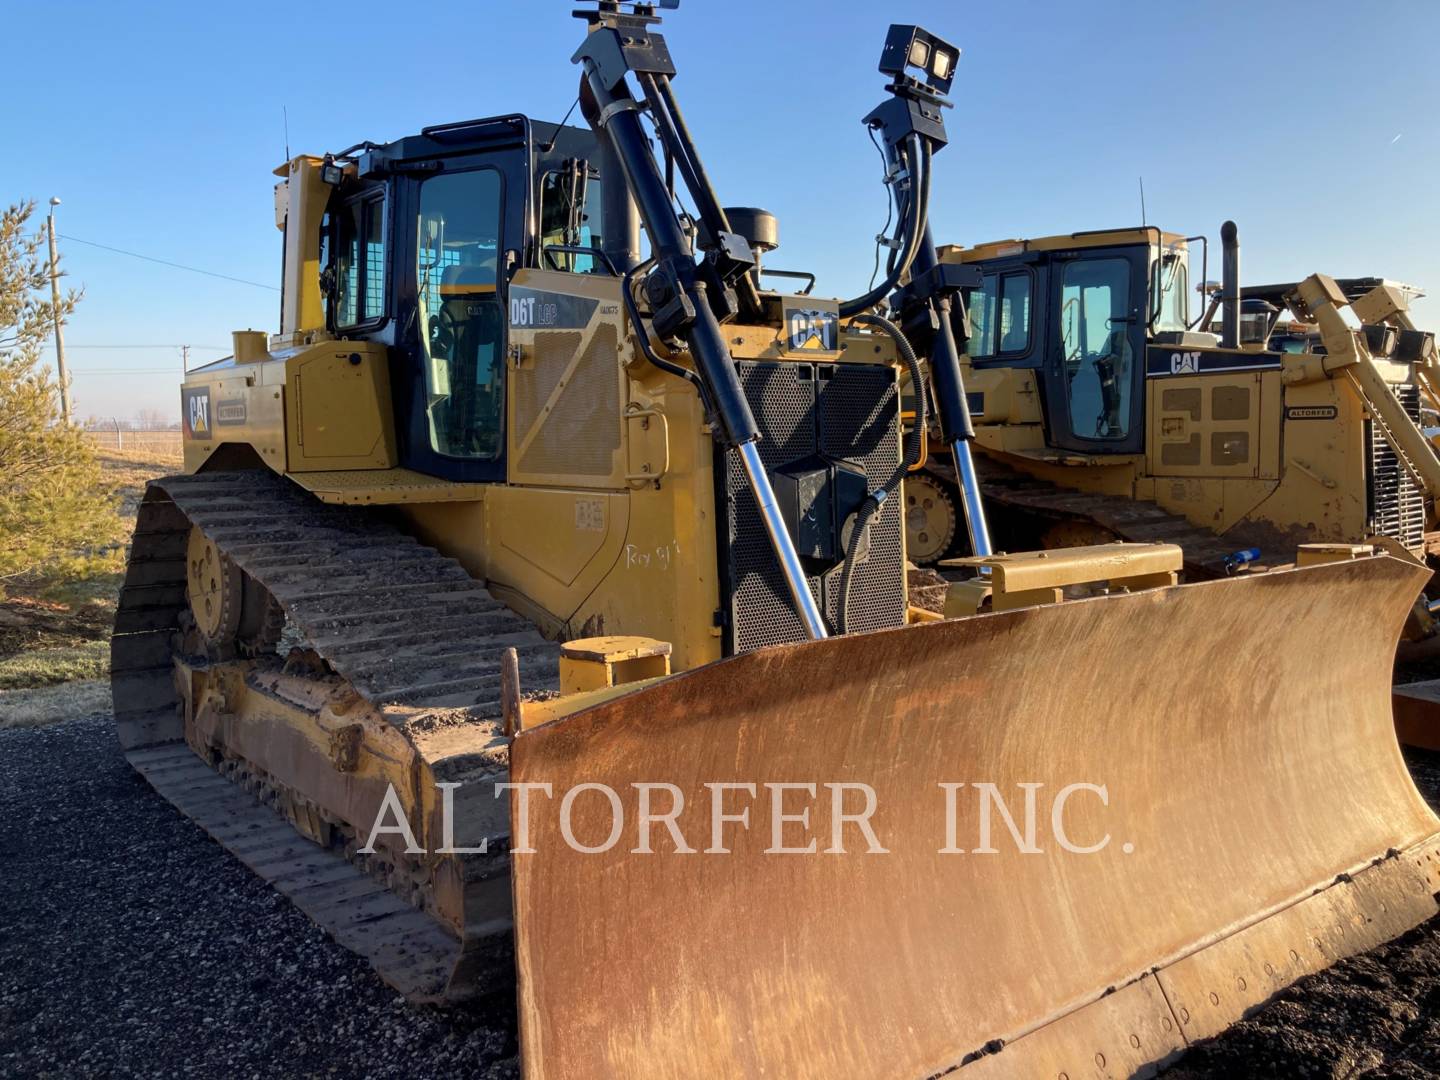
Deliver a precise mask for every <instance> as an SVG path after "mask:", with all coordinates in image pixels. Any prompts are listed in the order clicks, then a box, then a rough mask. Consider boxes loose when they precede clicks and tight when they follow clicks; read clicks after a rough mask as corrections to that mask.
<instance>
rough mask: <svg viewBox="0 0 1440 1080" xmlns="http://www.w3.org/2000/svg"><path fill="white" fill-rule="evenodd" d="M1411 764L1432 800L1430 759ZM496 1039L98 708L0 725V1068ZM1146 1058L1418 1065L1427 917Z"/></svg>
mask: <svg viewBox="0 0 1440 1080" xmlns="http://www.w3.org/2000/svg"><path fill="white" fill-rule="evenodd" d="M1411 767H1412V770H1413V771H1414V772H1415V773H1416V776H1417V778H1418V779H1419V781H1420V784H1421V787H1422V789H1423V790H1425V793H1426V795H1427V796H1428V797H1429V798H1430V799H1431V801H1432V803H1435V802H1437V801H1440V755H1434V754H1431V755H1418V754H1417V755H1414V756H1412V758H1411ZM102 826H103V828H104V830H105V833H104V835H103V836H102V834H101V832H100V829H101V827H102ZM516 1049H517V1048H516V1039H515V1022H514V1008H513V1005H512V1004H511V1003H510V1001H509V1000H508V997H507V996H505V995H497V996H496V997H495V998H494V999H492V1000H489V1001H481V1002H477V1003H475V1004H474V1005H472V1006H469V1007H466V1008H463V1009H452V1010H448V1011H439V1010H433V1009H422V1008H415V1007H413V1006H407V1005H406V1004H405V1002H404V1001H403V999H401V998H400V997H399V995H397V994H395V993H394V992H393V991H391V990H389V989H388V988H387V987H386V986H385V985H384V984H383V983H382V982H380V980H379V979H378V978H376V977H375V976H374V975H373V974H372V973H371V971H370V969H369V967H368V966H367V965H366V964H364V963H363V962H361V961H359V960H357V959H355V958H354V957H352V956H351V955H350V954H349V953H348V952H346V951H345V950H344V949H341V948H340V947H339V946H338V945H336V944H334V943H333V942H332V941H330V940H329V939H328V938H326V937H325V935H324V934H323V933H322V932H321V931H320V930H318V929H317V928H316V927H315V926H313V925H312V924H311V923H310V921H309V920H308V919H306V918H305V916H303V915H302V914H300V912H298V911H297V910H295V909H294V908H293V907H292V906H291V905H290V903H289V901H287V900H285V899H283V898H281V897H280V896H278V895H276V894H274V893H272V892H271V891H270V890H269V889H268V888H267V887H266V886H265V885H263V884H262V883H261V882H260V881H259V879H257V878H256V877H254V876H253V875H252V874H251V873H250V871H248V870H247V869H245V867H243V866H242V865H241V864H240V863H238V862H236V861H234V860H233V859H231V858H230V857H229V856H228V855H226V854H225V853H224V851H223V850H222V849H221V848H220V847H219V846H218V845H216V844H214V843H213V842H211V841H210V840H209V839H208V838H207V837H206V836H205V835H204V834H203V833H202V832H201V831H200V830H199V829H198V828H196V827H194V826H192V825H190V824H189V823H188V822H186V821H185V820H184V819H182V818H181V817H180V816H179V815H178V814H177V813H176V812H175V811H174V810H173V809H172V808H171V807H170V806H169V804H168V803H166V802H164V801H163V800H162V799H161V798H160V797H159V796H158V795H156V794H154V793H153V792H152V791H151V790H150V788H149V786H148V785H147V784H145V782H144V781H143V780H141V779H140V777H139V776H137V775H136V774H135V773H134V772H132V771H131V769H130V767H129V766H128V765H127V764H126V763H125V761H124V759H123V758H121V756H120V754H119V751H118V749H117V748H116V745H115V742H114V735H113V732H112V728H111V722H110V720H109V718H108V717H104V716H96V717H91V718H89V719H84V720H75V721H70V722H67V723H64V724H58V725H53V726H49V727H42V728H28V729H27V728H17V729H12V730H0V1076H17V1077H18V1076H25V1077H49V1076H54V1077H60V1076H65V1077H69V1076H97V1075H106V1076H134V1075H144V1076H155V1077H161V1076H193V1075H199V1076H220V1075H223V1076H226V1077H242V1078H243V1077H257V1078H258V1077H262V1076H263V1077H266V1078H269V1077H275V1076H327V1075H336V1076H345V1077H351V1076H355V1077H359V1076H373V1077H387V1076H396V1077H399V1076H404V1077H419V1078H423V1077H430V1076H453V1075H466V1076H472V1077H482V1078H492V1080H494V1078H501V1077H504V1078H514V1077H518V1076H519V1068H518V1064H517V1059H516ZM1168 1075H1169V1076H1170V1077H1173V1078H1175V1080H1199V1078H1206V1080H1210V1078H1219V1077H1227V1078H1228V1077H1235V1076H1249V1077H1256V1078H1266V1077H1275V1078H1279V1077H1287V1078H1288V1077H1294V1076H1309V1077H1333V1078H1337V1080H1338V1078H1341V1077H1346V1078H1352V1077H1353V1078H1358V1077H1365V1078H1367V1080H1392V1078H1394V1080H1399V1078H1405V1080H1411V1078H1419V1077H1431V1076H1437V1075H1440V920H1435V921H1432V922H1430V923H1427V924H1426V925H1425V926H1422V927H1419V928H1417V929H1416V930H1414V931H1412V932H1411V933H1410V934H1408V935H1407V936H1405V937H1403V938H1400V939H1399V940H1397V941H1395V942H1391V943H1390V944H1389V945H1386V946H1383V947H1382V948H1380V949H1377V950H1375V951H1374V952H1371V953H1369V954H1367V955H1365V956H1360V957H1355V958H1353V959H1351V960H1348V961H1346V962H1344V963H1342V964H1340V965H1337V966H1336V967H1335V968H1332V969H1331V970H1330V971H1326V972H1322V973H1320V974H1318V975H1315V976H1312V977H1311V978H1309V979H1306V980H1303V981H1302V982H1300V983H1298V984H1296V985H1295V986H1294V987H1292V988H1290V989H1289V990H1287V991H1286V992H1284V993H1283V994H1281V995H1280V996H1279V998H1277V999H1276V1000H1275V1001H1274V1002H1272V1003H1271V1004H1270V1005H1269V1006H1268V1007H1267V1008H1266V1009H1264V1010H1263V1011H1261V1012H1260V1013H1258V1014H1256V1015H1255V1016H1253V1017H1251V1018H1250V1019H1248V1020H1246V1021H1243V1022H1242V1023H1240V1024H1237V1025H1236V1026H1235V1027H1233V1028H1231V1029H1230V1030H1229V1031H1228V1032H1226V1033H1225V1034H1224V1035H1223V1036H1221V1037H1220V1038H1218V1039H1214V1040H1212V1041H1210V1042H1208V1043H1202V1044H1200V1045H1199V1046H1197V1047H1195V1048H1194V1049H1192V1050H1191V1051H1190V1053H1189V1054H1188V1055H1186V1057H1185V1058H1184V1059H1183V1060H1182V1061H1181V1062H1180V1063H1179V1064H1178V1065H1177V1066H1176V1067H1175V1068H1174V1069H1173V1070H1172V1071H1171V1072H1170V1073H1169V1074H1168Z"/></svg>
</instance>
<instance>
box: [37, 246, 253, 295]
mask: <svg viewBox="0 0 1440 1080" xmlns="http://www.w3.org/2000/svg"><path fill="white" fill-rule="evenodd" d="M58 235H59V237H60V239H61V240H68V241H70V242H71V243H73V244H85V245H87V246H88V247H95V248H100V249H101V250H102V251H113V252H115V254H117V255H128V256H130V257H131V258H132V259H144V260H145V261H146V262H152V263H159V264H160V265H161V266H169V267H172V268H174V269H176V270H188V271H189V272H190V273H192V274H204V275H205V276H206V277H213V278H219V279H220V280H221V281H233V282H235V283H236V284H238V285H251V286H253V287H255V288H257V289H269V290H270V291H271V292H279V291H280V290H279V288H277V287H276V286H274V285H265V284H263V283H262V282H259V281H247V280H246V279H245V278H238V277H231V276H230V275H229V274H217V273H215V271H213V270H201V269H200V268H199V267H197V266H186V265H185V264H184V263H177V262H171V261H170V260H168V259H157V258H155V257H154V256H151V255H141V254H140V253H139V252H138V251H126V250H125V249H124V248H117V247H111V246H110V245H109V244H97V243H96V242H95V241H94V240H81V239H80V237H78V236H69V235H67V234H65V233H59V234H58Z"/></svg>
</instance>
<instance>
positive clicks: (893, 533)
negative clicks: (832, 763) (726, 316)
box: [721, 361, 905, 652]
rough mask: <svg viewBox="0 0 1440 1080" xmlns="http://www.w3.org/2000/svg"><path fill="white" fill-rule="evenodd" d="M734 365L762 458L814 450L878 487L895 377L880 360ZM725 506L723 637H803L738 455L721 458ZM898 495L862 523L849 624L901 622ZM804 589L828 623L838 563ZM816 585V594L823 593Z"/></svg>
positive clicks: (740, 646)
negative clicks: (864, 544) (861, 553)
mask: <svg viewBox="0 0 1440 1080" xmlns="http://www.w3.org/2000/svg"><path fill="white" fill-rule="evenodd" d="M735 366H736V368H737V369H738V371H739V373H740V382H741V385H742V387H743V388H744V390H745V396H746V398H747V400H748V401H749V402H750V408H751V411H752V412H754V414H755V420H756V422H757V423H758V424H759V425H760V431H761V433H762V434H763V436H764V438H763V440H762V441H761V443H760V457H761V460H762V461H763V462H764V464H765V466H766V468H768V469H774V468H776V467H778V466H781V465H785V464H787V463H789V462H792V461H796V460H798V459H800V458H803V457H806V456H808V455H811V454H814V453H817V452H819V453H825V454H828V455H830V456H831V457H835V458H843V459H844V460H846V461H849V462H851V463H853V464H856V465H859V466H860V467H861V468H863V469H864V470H865V473H866V475H867V477H868V478H869V487H870V488H871V489H872V490H873V489H874V488H876V487H878V486H879V485H880V484H881V483H882V482H883V481H884V480H886V479H887V478H888V477H889V476H890V474H891V473H892V472H893V471H894V469H895V467H896V464H897V463H898V461H899V458H900V447H899V432H898V424H897V421H898V417H897V415H896V413H897V405H896V400H895V393H896V391H895V378H894V373H893V371H892V370H891V369H890V368H888V367H881V366H869V365H858V364H798V363H796V364H792V363H763V362H756V361H742V362H739V363H737V364H736V365H735ZM723 490H724V492H725V497H726V511H725V522H724V529H723V530H722V535H721V540H722V544H723V548H724V550H723V551H722V555H721V561H722V564H723V565H724V567H725V570H726V581H727V583H728V586H727V587H728V605H729V619H730V623H729V630H730V640H731V641H732V642H733V648H734V651H735V652H748V651H749V650H751V649H758V648H760V647H762V646H765V645H780V644H785V643H787V642H793V641H800V640H803V639H804V636H805V635H804V631H803V630H802V629H801V625H800V620H799V618H798V617H797V616H796V615H795V613H794V609H793V608H792V606H791V603H790V599H789V593H788V591H787V590H786V588H785V581H784V578H783V577H782V576H781V574H780V570H779V566H778V564H777V563H776V561H775V555H774V552H773V551H771V548H770V542H769V540H768V539H767V538H766V535H765V529H764V526H763V524H762V523H761V520H760V512H759V510H758V509H757V508H756V505H755V499H754V496H753V495H752V494H751V492H750V488H749V485H748V484H747V483H746V480H745V471H744V469H743V468H742V466H741V464H740V459H739V456H738V455H737V454H736V453H735V452H734V451H729V452H727V453H726V455H725V460H724V489H723ZM901 527H902V522H901V518H900V500H899V499H891V500H889V501H887V503H886V505H885V506H884V507H883V509H882V510H881V512H880V513H879V514H878V515H876V517H875V518H874V519H873V520H872V522H871V525H870V552H869V556H868V558H867V559H866V560H865V561H864V562H863V563H861V564H860V565H858V566H857V567H856V570H855V574H854V581H853V582H852V584H851V589H850V607H849V612H848V621H849V629H850V630H851V631H862V630H878V629H881V628H883V627H890V626H901V625H904V622H905V563H904V559H903V558H902V554H901V552H902V541H901ZM809 580H810V592H811V595H812V596H814V597H815V598H816V600H817V602H819V603H820V605H821V608H822V610H823V612H824V614H825V616H826V619H827V620H828V621H829V622H831V624H832V625H833V622H834V619H835V616H836V613H837V607H838V597H839V591H840V572H839V569H838V568H837V569H835V570H833V571H829V572H828V573H827V574H826V575H825V577H824V581H823V582H822V580H821V577H820V576H819V575H812V576H811V577H810V579H809ZM822 591H823V597H822Z"/></svg>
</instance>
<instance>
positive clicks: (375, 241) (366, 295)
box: [321, 195, 385, 327]
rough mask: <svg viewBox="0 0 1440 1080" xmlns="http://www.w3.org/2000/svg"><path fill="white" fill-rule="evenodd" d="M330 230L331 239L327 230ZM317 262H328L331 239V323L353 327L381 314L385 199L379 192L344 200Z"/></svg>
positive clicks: (377, 317) (334, 216)
mask: <svg viewBox="0 0 1440 1080" xmlns="http://www.w3.org/2000/svg"><path fill="white" fill-rule="evenodd" d="M332 233H333V241H332V240H331V234H332ZM326 241H327V243H326V248H327V250H326V251H324V252H322V263H321V265H329V263H328V261H326V260H327V259H328V256H329V251H328V248H329V246H330V244H331V243H332V242H333V245H334V253H335V263H334V280H333V292H332V296H331V304H332V308H331V310H332V314H333V321H334V325H335V326H337V327H354V326H360V325H363V324H365V323H370V322H374V321H376V320H378V319H380V318H382V317H383V316H384V314H385V202H384V200H383V199H382V198H381V197H380V196H378V195H377V196H373V197H370V198H365V199H356V200H354V201H352V202H349V203H346V204H345V205H344V206H342V207H340V209H339V210H338V211H337V212H336V213H335V214H334V215H333V218H332V219H331V227H330V229H327V230H326Z"/></svg>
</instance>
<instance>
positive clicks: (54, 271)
mask: <svg viewBox="0 0 1440 1080" xmlns="http://www.w3.org/2000/svg"><path fill="white" fill-rule="evenodd" d="M59 205H60V198H59V196H58V195H57V196H52V197H51V199H50V218H49V221H48V223H47V225H46V229H45V231H46V232H47V233H48V234H49V236H50V305H51V308H52V311H51V314H52V315H54V317H55V367H56V370H57V371H58V372H59V375H60V415H61V417H62V418H63V419H64V421H65V423H66V424H67V425H68V424H69V423H70V376H69V375H68V374H67V373H66V371H65V335H64V333H63V332H62V331H61V329H60V323H61V318H60V256H59V254H58V252H57V251H56V247H55V207H57V206H59Z"/></svg>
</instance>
